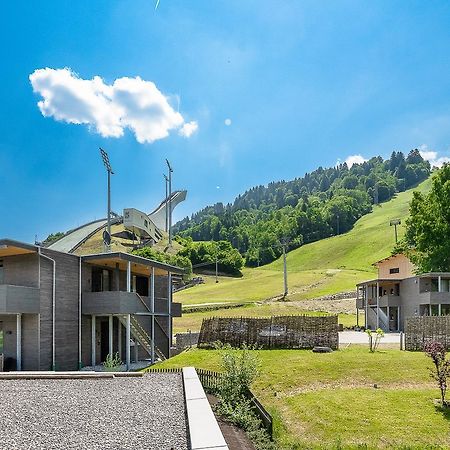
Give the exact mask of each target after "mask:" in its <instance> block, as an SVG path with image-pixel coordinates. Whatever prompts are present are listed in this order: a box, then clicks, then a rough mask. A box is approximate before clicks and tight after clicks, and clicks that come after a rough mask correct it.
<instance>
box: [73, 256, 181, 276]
mask: <svg viewBox="0 0 450 450" xmlns="http://www.w3.org/2000/svg"><path fill="white" fill-rule="evenodd" d="M80 258H81V260H82V261H85V262H90V263H93V264H96V263H97V264H102V265H107V266H108V265H113V266H115V265H116V264H119V267H120V268H126V267H123V266H124V265H125V263H127V262H128V261H129V262H131V263H132V264H136V265H140V266H145V267H155V268H157V269H160V270H163V271H165V272H171V273H177V274H180V275H182V274H184V272H185V270H184V269H182V268H180V267H176V266H171V265H170V264H165V263H162V262H159V261H154V260H153V259H148V258H143V257H142V256H137V255H131V254H129V253H123V252H111V253H98V254H96V255H85V256H80Z"/></svg>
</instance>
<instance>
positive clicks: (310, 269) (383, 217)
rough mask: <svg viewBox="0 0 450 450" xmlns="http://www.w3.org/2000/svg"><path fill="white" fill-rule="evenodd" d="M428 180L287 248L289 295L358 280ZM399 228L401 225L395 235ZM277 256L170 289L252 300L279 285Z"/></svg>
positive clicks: (386, 249) (387, 245)
mask: <svg viewBox="0 0 450 450" xmlns="http://www.w3.org/2000/svg"><path fill="white" fill-rule="evenodd" d="M429 187H430V180H427V181H425V182H423V183H422V184H420V185H419V186H418V187H417V188H415V189H411V190H409V191H406V192H402V193H400V194H398V195H397V197H396V198H394V199H393V200H391V201H389V202H386V203H383V204H381V205H379V206H375V207H374V210H373V212H371V213H370V214H367V215H365V216H364V217H362V218H361V219H360V220H358V221H357V222H356V224H355V226H354V228H353V229H352V230H351V231H349V232H348V233H346V234H343V235H340V236H335V237H331V238H328V239H323V240H321V241H318V242H314V243H312V244H308V245H305V246H303V247H300V248H298V249H296V250H293V251H291V252H289V253H288V256H287V262H288V272H289V274H288V284H289V290H290V292H291V293H292V294H291V295H290V296H289V297H288V299H289V300H301V299H304V298H313V297H317V296H321V295H326V294H331V293H336V292H342V291H347V290H351V289H354V287H355V284H356V283H357V282H360V281H363V280H365V279H367V278H370V277H372V276H373V275H374V274H375V269H374V267H372V263H373V262H375V261H377V260H379V259H382V258H384V257H386V256H388V255H389V254H390V252H391V250H392V247H393V245H394V230H393V228H392V227H390V226H389V220H390V219H392V218H397V217H398V218H401V219H404V218H405V217H407V215H408V207H409V202H410V200H411V198H412V193H413V190H419V191H422V192H424V191H427V190H428V189H429ZM403 233H404V227H403V225H402V226H400V227H399V235H400V236H402V235H403ZM282 269H283V262H282V260H281V259H278V260H277V261H274V262H273V263H271V264H269V265H267V266H264V267H260V268H256V269H244V270H243V277H242V278H227V277H221V278H220V280H219V283H217V284H216V283H215V280H214V278H213V277H205V280H206V283H205V284H204V285H199V286H196V287H193V288H190V289H186V290H184V291H180V292H178V293H176V294H175V300H176V301H180V302H182V303H183V304H186V305H192V304H201V303H229V302H231V303H234V302H254V301H258V300H264V299H267V298H270V297H274V296H276V295H279V294H280V293H281V292H282V291H283V276H282Z"/></svg>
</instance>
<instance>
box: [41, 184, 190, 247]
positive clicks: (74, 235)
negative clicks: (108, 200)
mask: <svg viewBox="0 0 450 450" xmlns="http://www.w3.org/2000/svg"><path fill="white" fill-rule="evenodd" d="M186 195H187V191H175V192H172V195H171V198H170V199H169V198H165V199H164V200H163V201H162V202H161V203H160V204H159V206H158V207H157V208H156V209H154V210H153V211H152V212H151V213H150V214H148V217H149V219H150V220H151V221H152V222H153V223H154V224H155V226H156V228H158V229H159V230H164V231H167V230H166V212H167V209H168V208H169V203H170V204H171V210H172V212H173V210H174V209H175V207H176V206H177V205H179V204H180V203H181V202H182V201H184V200H185V199H186ZM107 223H108V221H107V219H100V220H95V221H93V222H89V223H87V224H85V225H82V226H81V227H78V228H75V229H74V230H71V231H69V232H68V233H67V234H66V235H65V236H63V237H62V238H60V239H58V240H57V241H55V242H53V243H52V244H50V245H49V246H48V248H50V249H52V250H57V251H60V252H65V253H73V252H74V251H75V250H76V249H77V248H78V247H79V246H80V245H82V244H83V243H84V242H86V241H87V240H88V239H89V238H90V237H91V236H93V235H94V234H96V233H97V232H98V231H100V230H102V229H104V228H106V225H107ZM112 223H113V224H117V223H123V217H120V218H114V219H112Z"/></svg>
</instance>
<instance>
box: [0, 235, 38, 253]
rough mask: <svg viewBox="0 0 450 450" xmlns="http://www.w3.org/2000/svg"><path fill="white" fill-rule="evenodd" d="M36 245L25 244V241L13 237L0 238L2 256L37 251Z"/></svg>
mask: <svg viewBox="0 0 450 450" xmlns="http://www.w3.org/2000/svg"><path fill="white" fill-rule="evenodd" d="M37 251H38V247H37V246H36V245H31V244H25V243H24V242H19V241H14V240H13V239H0V258H1V257H4V256H15V255H25V254H27V253H36V252H37Z"/></svg>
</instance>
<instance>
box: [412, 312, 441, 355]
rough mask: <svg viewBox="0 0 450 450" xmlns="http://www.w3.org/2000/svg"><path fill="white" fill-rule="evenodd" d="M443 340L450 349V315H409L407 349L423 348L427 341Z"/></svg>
mask: <svg viewBox="0 0 450 450" xmlns="http://www.w3.org/2000/svg"><path fill="white" fill-rule="evenodd" d="M430 341H436V342H441V343H442V344H444V345H445V347H446V348H447V349H450V316H420V317H408V318H407V319H406V326H405V349H406V350H423V346H424V344H425V343H426V342H430Z"/></svg>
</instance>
